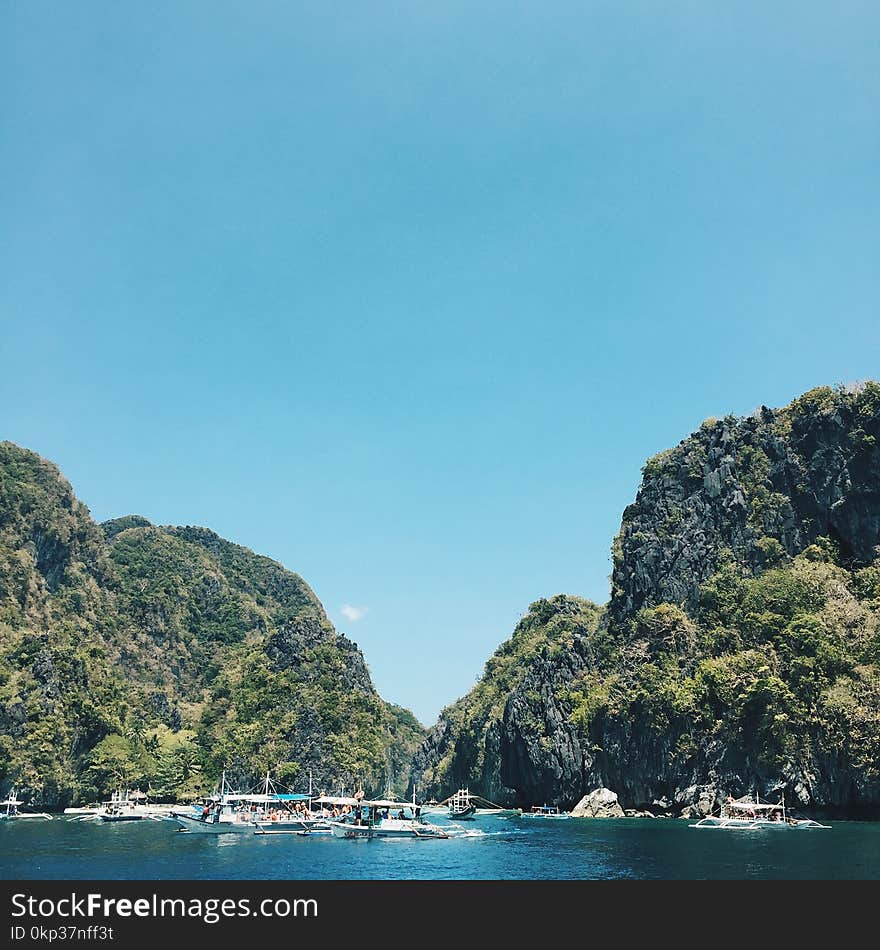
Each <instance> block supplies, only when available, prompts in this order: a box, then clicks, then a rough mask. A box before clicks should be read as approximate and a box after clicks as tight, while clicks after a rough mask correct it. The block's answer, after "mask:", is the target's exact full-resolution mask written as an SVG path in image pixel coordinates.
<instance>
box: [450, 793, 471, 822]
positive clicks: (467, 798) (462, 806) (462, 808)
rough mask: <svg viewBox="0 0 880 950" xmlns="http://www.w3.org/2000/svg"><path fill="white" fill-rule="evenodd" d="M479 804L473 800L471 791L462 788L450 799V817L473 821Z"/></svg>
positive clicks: (457, 819)
mask: <svg viewBox="0 0 880 950" xmlns="http://www.w3.org/2000/svg"><path fill="white" fill-rule="evenodd" d="M476 813H477V806H476V805H475V804H474V803H473V802H472V801H471V795H470V791H469V790H468V789H466V788H460V789H459V790H458V791H457V792H456V793H455V794H454V795H453V796H452V798H450V799H449V817H450V818H452V819H454V820H455V821H473V820H474V815H476Z"/></svg>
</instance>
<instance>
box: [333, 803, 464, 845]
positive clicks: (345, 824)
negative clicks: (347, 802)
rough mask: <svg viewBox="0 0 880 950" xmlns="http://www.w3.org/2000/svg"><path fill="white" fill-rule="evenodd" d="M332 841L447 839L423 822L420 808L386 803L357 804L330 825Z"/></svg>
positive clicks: (407, 804) (435, 828)
mask: <svg viewBox="0 0 880 950" xmlns="http://www.w3.org/2000/svg"><path fill="white" fill-rule="evenodd" d="M330 831H331V833H332V834H333V837H334V838H346V839H348V840H358V839H360V840H370V839H372V838H448V837H449V835H448V834H447V833H446V832H445V831H444V830H443V829H442V828H440V827H439V826H437V825H432V824H431V823H430V822H428V821H425V819H424V818H423V817H422V814H421V808H419V806H418V805H413V804H410V803H408V802H395V801H392V800H390V799H376V800H373V801H358V802H357V803H356V804H355V806H354V807H353V809H352V810H351V811H350V812H349V813H348V814H347V815H346V816H345V817H344V818H341V819H339V820H334V821H331V822H330Z"/></svg>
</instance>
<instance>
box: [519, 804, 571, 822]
mask: <svg viewBox="0 0 880 950" xmlns="http://www.w3.org/2000/svg"><path fill="white" fill-rule="evenodd" d="M522 817H523V818H549V819H555V820H557V821H558V820H560V819H563V818H571V815H570V814H569V813H568V812H567V811H560V810H559V806H558V805H532V807H531V810H530V811H524V812H523V813H522Z"/></svg>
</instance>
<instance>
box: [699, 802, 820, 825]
mask: <svg viewBox="0 0 880 950" xmlns="http://www.w3.org/2000/svg"><path fill="white" fill-rule="evenodd" d="M689 827H691V828H738V829H740V830H746V831H749V830H752V829H758V828H761V829H763V828H769V829H771V830H774V831H777V830H787V829H790V828H826V829H828V828H830V827H831V826H830V825H822V824H820V823H819V822H818V821H813V820H812V819H811V818H792V817H791V816H790V815H788V814H787V813H786V810H785V798H784V797H783V798H782V800H781V801H779V802H776V803H774V804H771V803H769V802H762V801H760V799H759V798H758V796H755V800H754V801H752V800H751V799H749V798H748V797H745V796H744V797H743V798H738V799H735V800H734V799H733V798H729V799H728V800H727V801H726V802H724V804H722V806H721V808H720V810H719V813H718V814H717V815H707V816H706V817H705V818H701V819H700V820H699V821H698V822H697V823H696V824H695V825H690V826H689Z"/></svg>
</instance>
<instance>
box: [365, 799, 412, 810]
mask: <svg viewBox="0 0 880 950" xmlns="http://www.w3.org/2000/svg"><path fill="white" fill-rule="evenodd" d="M361 804H362V805H369V806H370V807H371V808H412V807H413V805H412V802H395V801H392V800H391V799H390V798H373V799H370V801H368V802H361Z"/></svg>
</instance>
